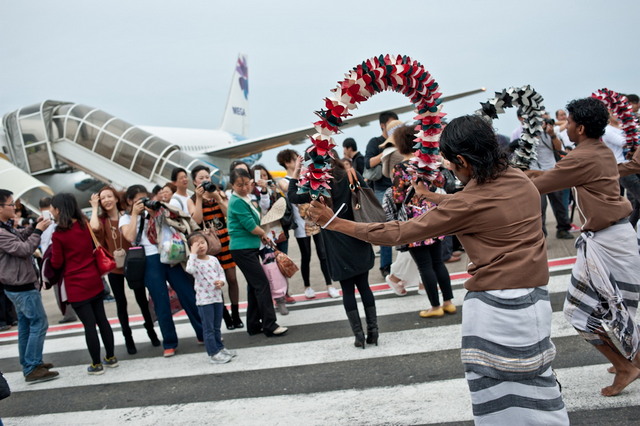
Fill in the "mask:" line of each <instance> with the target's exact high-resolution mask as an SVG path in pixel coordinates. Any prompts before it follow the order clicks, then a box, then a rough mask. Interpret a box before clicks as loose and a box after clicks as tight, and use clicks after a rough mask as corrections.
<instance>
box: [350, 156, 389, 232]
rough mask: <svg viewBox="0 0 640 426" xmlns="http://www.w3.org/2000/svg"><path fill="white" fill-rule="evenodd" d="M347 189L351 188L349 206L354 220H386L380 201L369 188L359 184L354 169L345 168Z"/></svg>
mask: <svg viewBox="0 0 640 426" xmlns="http://www.w3.org/2000/svg"><path fill="white" fill-rule="evenodd" d="M347 176H348V178H349V189H350V190H351V208H352V209H353V218H354V219H355V221H356V222H364V223H377V222H386V221H387V217H386V215H385V214H384V210H383V209H382V206H381V205H380V202H379V201H378V199H377V198H376V195H375V194H374V192H373V190H372V189H371V188H368V187H365V188H363V187H362V186H360V181H359V180H358V175H357V174H356V171H355V170H354V169H352V168H351V169H349V170H347Z"/></svg>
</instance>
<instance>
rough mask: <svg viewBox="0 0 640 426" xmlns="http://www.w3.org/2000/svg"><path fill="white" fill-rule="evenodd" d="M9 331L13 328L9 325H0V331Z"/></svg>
mask: <svg viewBox="0 0 640 426" xmlns="http://www.w3.org/2000/svg"><path fill="white" fill-rule="evenodd" d="M9 329H11V326H10V325H9V324H5V325H0V331H7V330H9Z"/></svg>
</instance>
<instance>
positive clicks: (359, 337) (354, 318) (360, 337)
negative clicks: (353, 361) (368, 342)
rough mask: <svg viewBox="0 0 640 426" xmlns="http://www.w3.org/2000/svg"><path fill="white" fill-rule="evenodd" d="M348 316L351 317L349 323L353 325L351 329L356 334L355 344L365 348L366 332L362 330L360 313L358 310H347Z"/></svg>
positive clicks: (357, 346)
mask: <svg viewBox="0 0 640 426" xmlns="http://www.w3.org/2000/svg"><path fill="white" fill-rule="evenodd" d="M347 318H349V324H350V325H351V331H353V335H354V336H356V340H355V342H353V346H355V347H356V348H362V349H364V332H363V331H362V322H361V321H360V314H359V313H358V311H357V310H355V311H349V312H347Z"/></svg>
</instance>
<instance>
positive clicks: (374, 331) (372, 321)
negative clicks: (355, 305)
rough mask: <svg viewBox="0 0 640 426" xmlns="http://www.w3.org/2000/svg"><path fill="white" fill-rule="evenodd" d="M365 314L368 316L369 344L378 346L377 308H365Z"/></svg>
mask: <svg viewBox="0 0 640 426" xmlns="http://www.w3.org/2000/svg"><path fill="white" fill-rule="evenodd" d="M364 313H365V315H366V316H367V343H368V344H370V345H374V344H375V345H376V346H378V315H377V314H376V307H375V306H369V307H365V308H364Z"/></svg>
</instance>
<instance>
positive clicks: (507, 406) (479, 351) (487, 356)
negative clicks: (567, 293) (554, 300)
mask: <svg viewBox="0 0 640 426" xmlns="http://www.w3.org/2000/svg"><path fill="white" fill-rule="evenodd" d="M462 312H463V315H462V352H461V358H462V363H463V365H464V369H465V377H466V379H467V384H468V385H469V390H470V391H471V402H472V405H473V416H474V420H475V423H476V424H487V425H513V424H518V425H541V424H544V425H568V424H569V418H568V416H567V411H566V409H565V406H564V402H563V401H562V395H561V394H560V388H559V386H558V384H557V382H556V379H555V376H554V374H553V371H552V370H551V362H552V361H553V359H554V358H555V356H556V348H555V346H554V345H553V343H552V342H551V338H550V335H551V312H552V311H551V304H550V303H549V293H548V291H547V287H546V286H545V287H536V288H522V289H510V290H490V291H478V292H468V293H467V295H466V296H465V300H464V304H463V310H462Z"/></svg>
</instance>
